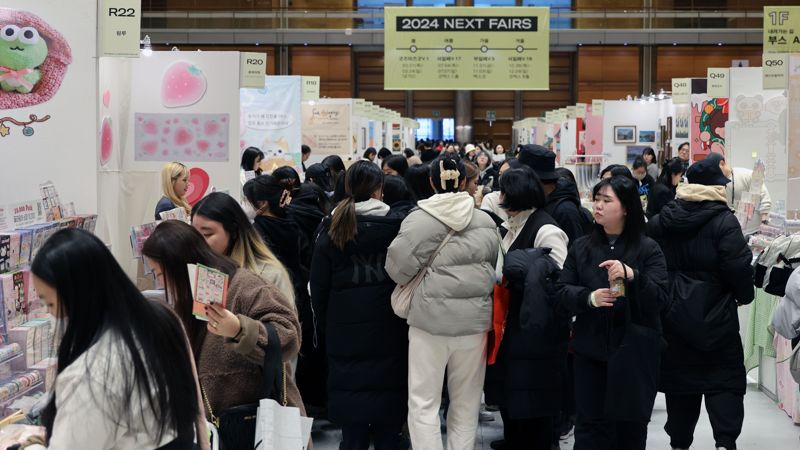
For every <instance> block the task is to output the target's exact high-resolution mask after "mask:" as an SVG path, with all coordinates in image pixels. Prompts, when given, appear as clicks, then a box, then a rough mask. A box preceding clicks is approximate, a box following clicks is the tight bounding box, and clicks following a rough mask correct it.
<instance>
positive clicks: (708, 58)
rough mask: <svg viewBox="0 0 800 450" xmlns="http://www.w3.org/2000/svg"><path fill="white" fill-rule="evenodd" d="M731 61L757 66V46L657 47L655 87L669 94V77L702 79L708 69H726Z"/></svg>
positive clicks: (758, 57)
mask: <svg viewBox="0 0 800 450" xmlns="http://www.w3.org/2000/svg"><path fill="white" fill-rule="evenodd" d="M734 59H746V60H748V61H749V62H750V67H758V66H760V65H761V46H753V45H749V46H748V45H743V46H733V45H723V46H721V47H720V46H716V45H712V46H697V47H673V46H662V47H657V48H656V80H655V88H656V89H664V90H667V91H671V90H672V89H671V87H670V85H671V82H672V79H673V78H695V77H697V78H705V77H706V75H707V73H708V72H707V71H708V68H709V67H730V66H731V62H732V61H733V60H734Z"/></svg>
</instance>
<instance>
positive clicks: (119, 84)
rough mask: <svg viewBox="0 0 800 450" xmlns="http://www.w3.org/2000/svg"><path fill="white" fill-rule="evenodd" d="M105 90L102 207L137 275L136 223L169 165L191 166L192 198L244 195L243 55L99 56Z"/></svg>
mask: <svg viewBox="0 0 800 450" xmlns="http://www.w3.org/2000/svg"><path fill="white" fill-rule="evenodd" d="M99 92H100V96H99V99H98V109H99V111H100V114H99V124H98V126H99V131H100V133H99V146H100V151H99V153H98V154H99V162H98V164H99V176H98V180H99V186H100V195H99V205H100V211H101V216H103V217H106V218H107V220H108V233H109V241H110V242H111V243H112V249H113V250H114V253H115V256H116V257H117V259H118V260H119V261H121V263H122V264H123V267H125V268H126V270H127V271H128V273H129V275H131V276H135V275H136V273H137V263H136V261H135V259H134V258H133V254H132V248H131V245H130V243H129V239H130V238H129V236H130V233H131V226H134V225H138V224H143V223H149V222H152V221H153V219H154V217H153V214H154V210H155V205H156V203H157V202H158V200H159V199H160V198H161V196H162V192H161V175H160V172H161V168H162V166H163V165H164V164H165V163H168V162H170V161H179V162H182V163H183V164H185V165H186V166H187V167H188V168H189V171H190V174H189V187H188V190H187V193H186V197H187V200H188V201H189V203H190V204H194V203H196V202H197V201H199V200H200V199H201V198H202V197H203V196H205V195H206V194H208V193H210V192H213V191H223V192H228V193H230V194H231V195H233V196H234V197H235V198H239V194H240V191H241V184H240V181H239V162H240V145H241V143H240V138H239V137H240V101H239V53H238V52H177V51H175V52H153V53H152V54H151V55H142V56H141V57H139V58H137V59H123V58H101V59H100V79H99Z"/></svg>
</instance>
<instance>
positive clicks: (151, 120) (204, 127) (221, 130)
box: [134, 113, 230, 162]
mask: <svg viewBox="0 0 800 450" xmlns="http://www.w3.org/2000/svg"><path fill="white" fill-rule="evenodd" d="M134 121H135V132H134V148H135V153H134V155H135V156H134V159H135V160H136V161H183V162H187V161H192V162H195V161H197V162H208V161H213V162H220V161H228V136H229V133H230V115H229V114H156V113H152V114H151V113H137V114H136V115H135V118H134Z"/></svg>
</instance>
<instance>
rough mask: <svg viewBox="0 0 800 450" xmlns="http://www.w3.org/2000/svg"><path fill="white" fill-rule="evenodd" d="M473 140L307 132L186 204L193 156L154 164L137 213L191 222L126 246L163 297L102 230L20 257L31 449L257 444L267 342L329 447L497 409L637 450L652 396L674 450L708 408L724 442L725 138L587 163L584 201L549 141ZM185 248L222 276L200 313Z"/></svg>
mask: <svg viewBox="0 0 800 450" xmlns="http://www.w3.org/2000/svg"><path fill="white" fill-rule="evenodd" d="M486 147H487V146H486V145H483V144H481V145H474V144H467V145H464V146H463V147H462V146H460V145H458V144H457V143H445V142H440V143H420V148H419V149H418V150H417V151H414V150H411V149H407V150H406V151H405V152H403V153H393V152H391V151H389V150H387V149H380V150H376V149H372V148H371V149H368V150H367V151H366V152H365V153H364V154H363V157H362V158H361V159H360V160H358V161H355V162H352V163H351V164H349V166H348V165H346V164H345V163H344V161H343V160H342V159H341V158H340V157H338V156H328V157H326V158H325V159H324V160H323V161H322V162H321V163H315V164H309V165H308V166H307V167H306V162H307V161H308V160H309V157H310V155H311V154H312V149H310V148H307V147H305V146H304V148H303V152H302V154H303V163H302V167H303V173H302V174H301V173H298V172H297V171H296V170H295V169H294V168H291V167H281V168H279V169H276V170H274V171H273V172H272V173H270V174H266V173H262V172H261V169H260V165H259V162H260V160H261V159H263V153H261V152H260V150H258V149H255V148H250V149H247V150H245V152H244V154H243V157H242V172H243V176H242V181H243V187H242V198H241V199H239V198H238V197H237V198H234V197H232V196H230V195H228V194H225V193H212V194H209V195H208V196H206V197H205V198H203V199H202V200H201V201H200V202H199V203H197V204H196V205H194V206H193V207H192V206H190V205H189V204H188V203H187V202H186V200H185V197H184V196H185V193H186V183H187V176H188V172H187V169H186V167H185V166H184V165H182V164H180V163H170V164H167V165H166V166H165V167H164V169H163V171H162V187H163V198H162V199H161V200H160V201H159V202H158V205H157V206H156V217H158V216H159V213H160V212H163V211H167V210H171V209H174V208H178V207H182V208H184V209H185V210H186V212H187V213H188V214H189V217H191V225H189V224H186V223H183V222H179V221H164V222H162V223H161V224H159V225H158V226H157V228H156V229H155V230H154V232H153V233H152V235H151V236H150V237H149V238H148V239H147V241H146V242H145V244H144V247H143V249H142V253H143V255H144V258H145V260H146V263H147V266H148V267H149V268H151V269H152V271H153V273H154V274H155V276H156V277H157V279H158V280H159V282H160V285H161V286H163V287H164V288H165V295H164V298H163V301H162V302H154V301H150V300H145V298H144V297H143V296H142V294H141V293H140V292H139V291H138V290H137V289H136V287H135V286H134V285H133V284H132V283H131V281H130V280H129V279H128V277H127V276H126V275H125V273H124V272H123V270H122V269H121V268H120V266H119V265H118V263H117V262H116V261H115V260H114V258H113V257H112V256H111V254H110V252H109V251H108V249H107V248H106V247H105V246H104V245H103V244H102V242H100V241H99V240H98V239H97V238H95V237H93V236H91V235H89V234H87V233H84V232H81V231H76V230H64V231H61V232H58V233H56V234H55V235H54V236H53V237H52V238H51V239H50V240H49V241H48V242H47V243H46V244H45V246H44V247H43V248H42V249H41V251H40V252H39V254H38V256H37V257H36V259H35V261H34V263H33V265H32V272H33V282H34V284H35V286H36V290H37V292H38V293H39V295H40V296H41V297H42V298H43V299H44V301H45V302H46V303H47V304H48V306H49V307H50V310H51V312H52V313H53V315H54V316H56V317H57V318H58V319H59V335H60V336H61V339H60V346H59V348H58V372H59V374H58V378H57V381H56V385H55V392H54V394H55V395H54V396H53V397H52V400H50V403H49V404H48V406H47V408H46V410H45V413H44V415H43V418H44V420H43V423H44V425H45V426H46V429H47V439H46V440H45V443H46V445H47V444H49V447H48V448H51V449H75V448H86V449H89V448H98V449H99V448H116V449H123V450H124V449H139V448H162V449H188V448H194V447H193V444H192V441H194V440H196V441H197V442H198V444H199V446H200V448H203V449H206V448H208V443H207V442H206V440H205V439H204V436H206V435H207V431H206V421H209V422H210V423H214V424H215V425H217V426H218V427H219V429H220V430H219V431H220V435H221V439H222V442H223V444H226V446H225V447H224V448H225V449H226V450H231V449H233V450H235V449H239V448H252V444H253V441H252V439H250V440H249V441H248V439H247V437H248V436H245V437H242V433H243V432H242V430H243V429H244V430H248V428H246V427H245V428H242V424H241V423H239V422H237V421H241V419H240V418H239V419H237V417H239V416H237V415H236V414H237V413H236V411H237V410H236V408H237V407H239V408H241V405H248V404H253V403H257V402H258V401H259V400H260V399H261V398H264V397H265V396H268V395H276V393H275V392H273V390H272V389H270V386H264V383H263V378H264V375H263V374H264V373H265V372H268V371H269V370H270V367H268V364H269V362H268V361H269V355H270V354H271V351H278V349H279V354H280V361H281V364H280V370H281V371H282V373H283V374H284V378H285V380H286V382H285V384H284V385H283V388H282V389H283V392H282V394H281V393H277V395H279V396H280V395H282V396H283V398H284V399H285V404H287V405H289V406H296V407H298V408H300V410H301V412H302V414H304V415H306V414H308V415H309V416H313V417H317V418H325V419H328V420H330V421H331V422H333V423H335V424H337V425H340V426H341V429H342V443H341V447H340V448H341V449H343V450H367V449H368V448H369V447H370V445H373V446H374V448H375V449H376V450H390V449H391V450H396V449H407V448H409V446H410V447H413V448H414V449H419V450H437V449H442V448H443V440H442V428H441V419H440V417H441V412H442V410H444V417H445V418H446V431H447V433H446V434H447V436H446V444H447V445H446V446H447V448H448V449H450V450H472V449H473V448H474V446H475V437H476V431H477V428H478V425H479V419H480V417H481V412H482V411H484V409H486V408H488V409H495V408H496V410H499V411H500V415H501V416H502V419H503V427H504V438H503V439H502V440H500V441H496V442H493V443H492V448H494V449H513V450H518V449H525V450H552V449H553V448H557V447H558V445H559V438H560V437H561V436H563V435H566V434H569V433H570V432H571V431H572V430H573V427H574V433H575V446H574V448H575V450H594V449H597V450H612V449H616V450H628V449H630V450H641V449H644V448H645V446H646V441H647V423H648V422H649V420H650V415H651V412H652V409H653V405H654V401H655V397H656V394H657V392H659V391H661V392H664V393H666V399H667V412H668V416H669V418H668V422H667V425H666V427H665V431H666V432H667V434H668V435H669V437H670V440H671V445H672V447H673V448H674V449H688V448H689V447H690V446H691V444H692V438H693V433H694V428H695V425H696V424H697V420H698V417H699V414H700V406H701V402H702V401H703V400H704V401H705V405H706V409H707V411H708V414H709V416H710V417H711V424H712V428H713V432H714V438H715V440H716V444H717V447H718V448H720V449H727V450H732V449H735V448H736V440H737V437H738V436H739V433H740V432H741V428H742V423H743V417H744V409H743V408H744V403H743V395H744V392H745V384H746V378H745V371H744V363H743V350H742V344H741V341H740V338H739V335H738V319H737V313H736V308H737V306H740V305H744V304H747V303H750V302H751V301H752V300H753V297H754V288H753V285H752V281H751V280H752V273H751V271H752V268H751V265H750V260H751V252H750V250H749V248H748V247H747V243H746V241H745V237H744V234H743V232H742V230H741V228H740V226H739V223H738V221H737V220H736V218H735V217H734V215H733V213H732V212H731V205H732V202H733V201H734V200H735V198H736V196H737V195H741V192H742V191H743V190H746V189H748V187H745V186H748V185H749V182H750V180H749V178H748V173H747V172H746V171H744V170H739V169H735V170H732V169H731V168H730V167H729V166H728V165H727V164H726V162H725V159H724V157H723V156H722V155H718V154H711V155H709V157H707V158H706V159H704V160H702V161H697V162H694V163H693V164H691V165H689V166H688V168H687V164H686V163H685V160H684V159H683V158H682V156H683V153H681V156H679V157H676V158H673V159H668V160H667V161H664V162H663V164H661V165H660V170H659V164H658V160H657V157H656V155H655V152H653V151H652V149H648V150H647V151H645V152H644V154H643V155H642V157H641V158H637V159H636V161H634V163H633V165H632V166H631V167H630V168H629V167H626V166H609V167H607V168H605V169H604V170H603V171H602V174H601V179H600V180H598V182H597V184H596V185H595V186H594V188H593V189H592V192H591V201H592V211H591V212H590V211H589V210H587V209H586V208H585V207H584V206H583V204H582V202H581V196H580V194H579V191H578V187H577V185H576V183H575V179H574V176H573V175H572V173H571V172H570V171H569V170H567V169H564V168H557V167H556V155H555V154H554V153H553V152H552V151H550V150H549V149H546V148H544V147H542V146H538V145H524V146H518V147H517V148H516V149H514V151H511V152H508V153H506V151H505V149H504V148H503V146H502V145H497V146H494V147H493V148H491V149H487V148H486ZM681 148H683V147H681ZM681 151H682V150H681ZM687 155H688V154H687ZM687 158H688V156H687ZM245 172H253V173H254V177H251V176H247V175H245V174H244V173H245ZM734 186H735V191H736V192H730V191H732V190H733V189H734ZM765 195H768V194H767V193H766V192H765ZM643 199H644V202H643ZM645 204H646V207H645ZM765 207H766V209H768V207H769V204H768V199H767V202H766V203H765V202H762V209H761V212H762V213H764V212H765ZM767 212H768V211H767ZM187 264H195V265H196V264H200V265H203V266H206V267H209V268H213V269H215V270H218V271H220V272H222V273H224V274H226V275H227V276H228V277H229V280H230V281H229V286H228V291H227V292H228V293H227V306H226V307H225V308H222V307H218V306H213V305H212V306H208V307H207V308H206V309H205V311H204V313H205V314H206V316H207V318H208V322H202V321H199V320H197V319H195V318H194V316H193V309H192V308H193V298H192V290H191V280H190V279H189V275H188V273H187V269H186V267H187ZM404 295H405V296H407V299H410V302H409V303H408V304H406V306H405V307H404V306H403V305H402V303H401V302H400V299H401V298H402V297H403V296H404ZM690 301H696V302H703V305H704V308H705V309H704V311H711V312H710V313H708V315H706V316H705V317H699V318H698V317H696V316H695V315H693V311H694V309H692V308H687V307H686V305H687V303H688V302H690ZM131 401H132V402H131ZM482 404H483V405H482ZM203 414H204V416H203ZM245 435H246V433H245ZM197 437H199V438H197ZM248 445H249V446H248ZM31 448H41V447H35V446H31ZM309 448H310V446H309Z"/></svg>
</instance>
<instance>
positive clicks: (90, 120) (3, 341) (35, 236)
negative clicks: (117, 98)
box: [0, 0, 97, 417]
mask: <svg viewBox="0 0 800 450" xmlns="http://www.w3.org/2000/svg"><path fill="white" fill-rule="evenodd" d="M96 7H97V4H96V1H94V0H74V1H70V2H54V1H47V0H5V1H4V2H3V4H2V7H0V23H2V24H4V25H7V24H12V25H16V26H17V27H18V28H19V29H20V31H19V33H23V32H26V31H27V32H28V34H30V31H31V30H35V31H36V33H35V34H34V38H29V37H27V35H26V40H27V41H28V42H25V43H22V41H20V43H18V46H22V47H24V48H25V49H26V50H29V52H26V55H30V56H27V57H26V58H28V60H26V61H24V63H25V64H27V66H24V67H23V66H19V64H18V63H19V61H17V60H14V62H13V63H12V62H11V61H10V60H8V59H7V58H8V55H6V54H4V53H3V52H0V67H3V69H0V161H2V162H0V417H6V416H7V415H9V414H11V413H13V412H15V411H17V410H18V409H19V408H18V406H19V405H20V404H21V402H27V403H28V404H30V401H31V397H35V396H39V395H41V393H42V392H43V391H44V390H45V388H49V387H51V386H52V383H53V381H54V379H55V374H56V360H55V358H53V357H52V356H53V350H54V348H53V347H54V342H53V341H54V340H53V332H54V326H53V323H54V322H53V320H52V318H51V317H50V316H49V315H48V314H47V308H46V307H45V306H44V304H43V303H42V302H41V301H39V300H38V295H37V294H36V293H35V291H34V289H33V283H32V280H31V278H32V277H31V274H30V263H31V261H32V259H33V257H34V256H36V254H37V252H38V250H39V248H40V247H41V245H42V244H43V242H44V241H45V240H46V239H47V238H48V237H49V236H50V235H52V233H54V232H55V231H57V230H60V229H62V228H66V227H74V228H86V229H88V230H90V231H93V230H94V227H95V224H96V219H97V216H96V212H97V171H96V163H95V152H94V149H95V140H96V138H95V131H96V126H95V115H96V109H95V102H94V98H95V96H96V67H97V65H96V56H97V53H96V48H97V45H96V41H97V37H96V29H97V26H96V22H95V21H96V18H95V15H94V14H86V11H93V10H95V9H96ZM17 39H21V34H20V35H19V36H18V37H17ZM10 67H13V69H14V70H12V71H9V70H8V68H10ZM48 180H50V181H49V182H48ZM42 183H44V184H43V185H42ZM54 186H58V187H59V189H60V191H61V192H60V194H61V196H62V197H61V198H64V199H69V200H70V201H71V202H72V203H71V204H70V205H62V204H61V201H60V200H59V195H58V194H56V192H55V188H54ZM45 201H46V202H47V203H46V204H45ZM76 209H77V210H78V211H80V212H82V213H86V214H87V215H83V216H76V214H75V210H76ZM66 216H73V217H70V218H66Z"/></svg>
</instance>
